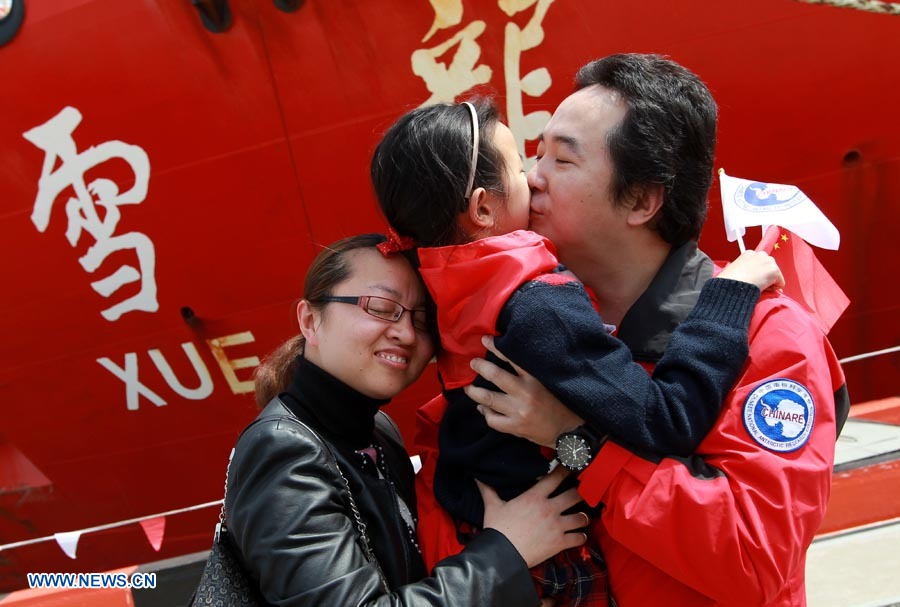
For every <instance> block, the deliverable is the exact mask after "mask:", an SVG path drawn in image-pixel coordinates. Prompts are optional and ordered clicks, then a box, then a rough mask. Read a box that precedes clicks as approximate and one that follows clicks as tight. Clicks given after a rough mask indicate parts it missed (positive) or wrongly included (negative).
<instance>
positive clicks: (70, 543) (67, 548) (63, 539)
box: [53, 531, 81, 559]
mask: <svg viewBox="0 0 900 607" xmlns="http://www.w3.org/2000/svg"><path fill="white" fill-rule="evenodd" d="M53 539H55V540H56V543H57V544H59V547H60V548H62V551H63V552H65V553H66V556H67V557H69V558H70V559H74V558H75V551H76V550H78V540H79V539H81V531H64V532H62V533H54V534H53Z"/></svg>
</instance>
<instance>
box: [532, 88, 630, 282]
mask: <svg viewBox="0 0 900 607" xmlns="http://www.w3.org/2000/svg"><path fill="white" fill-rule="evenodd" d="M626 110H627V108H626V105H625V102H624V101H623V100H622V99H621V97H620V96H619V95H618V94H617V93H615V92H613V91H610V90H609V89H606V88H604V87H601V86H599V85H595V86H592V87H589V88H586V89H582V90H580V91H577V92H575V93H573V94H572V95H570V96H569V97H567V98H566V99H564V100H563V102H562V103H560V104H559V107H558V108H557V109H556V112H555V113H554V114H553V117H552V118H551V119H550V122H548V123H547V126H546V128H544V133H543V135H542V139H541V142H540V144H539V145H538V151H537V163H536V164H535V165H534V167H532V169H531V170H530V171H529V172H528V185H529V186H530V188H531V224H530V227H531V229H532V230H534V231H536V232H538V233H540V234H542V235H543V236H546V237H547V238H549V239H550V240H551V241H553V243H554V244H555V245H556V248H557V250H558V252H559V257H560V259H561V260H562V262H563V263H565V264H566V265H568V266H569V267H570V268H572V270H573V271H574V272H575V273H576V274H578V272H579V267H584V266H583V264H586V263H587V264H598V263H599V264H610V263H614V260H615V254H616V250H617V248H618V247H617V246H616V242H617V240H616V239H617V238H620V237H621V236H622V234H623V233H624V229H623V228H624V221H625V213H624V212H623V209H621V208H619V207H616V206H615V204H614V201H613V198H612V195H611V187H610V184H611V181H612V178H613V166H612V161H611V160H610V157H609V152H608V150H607V146H606V138H607V133H608V132H609V131H610V129H612V128H614V127H615V126H616V125H618V124H619V123H620V122H621V120H622V118H623V117H624V116H625V113H626Z"/></svg>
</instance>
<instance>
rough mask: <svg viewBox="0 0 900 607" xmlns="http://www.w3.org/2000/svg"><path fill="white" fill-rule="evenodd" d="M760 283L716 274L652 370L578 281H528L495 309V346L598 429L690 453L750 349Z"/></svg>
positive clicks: (669, 451)
mask: <svg viewBox="0 0 900 607" xmlns="http://www.w3.org/2000/svg"><path fill="white" fill-rule="evenodd" d="M759 294H760V291H759V289H758V288H757V287H756V286H754V285H751V284H748V283H744V282H738V281H734V280H728V279H722V278H714V279H711V280H709V281H707V282H706V284H705V285H704V287H703V290H702V291H701V293H700V297H699V299H698V301H697V305H696V306H695V307H694V309H693V311H692V312H691V313H690V314H689V315H688V317H687V318H686V319H685V320H684V321H683V322H682V323H681V324H680V325H679V326H678V328H677V329H676V330H675V332H674V333H673V334H672V338H671V340H670V342H669V345H668V347H667V348H666V351H665V353H664V355H663V357H662V359H661V360H660V361H659V362H658V363H657V365H656V368H655V370H654V372H653V375H652V376H650V375H648V374H647V372H646V371H645V370H644V368H643V367H641V366H640V365H639V364H637V363H636V362H634V361H633V359H632V357H631V352H630V351H629V349H628V347H627V346H626V345H625V344H624V343H623V342H621V341H620V340H618V339H616V338H615V337H613V336H611V335H610V334H608V333H607V332H606V331H605V330H604V326H603V322H602V320H601V318H600V317H599V316H598V314H597V312H596V311H595V310H594V308H593V306H592V305H591V302H590V300H589V298H588V296H587V293H586V292H585V290H584V288H583V287H582V286H581V285H580V284H579V283H574V282H573V283H568V284H563V285H551V284H547V283H544V282H540V281H533V282H530V283H527V284H525V285H523V286H522V287H521V288H520V289H519V290H518V291H516V293H515V294H513V296H512V297H511V298H510V299H509V301H507V303H506V305H505V306H504V308H503V311H502V312H501V314H500V318H499V320H498V325H497V328H498V330H499V331H500V333H501V335H500V336H498V337H496V338H495V343H496V345H497V348H498V349H499V350H500V351H501V352H502V353H503V354H504V355H506V356H507V357H508V358H509V359H510V360H512V361H514V362H515V363H516V364H518V365H519V366H520V367H522V368H523V369H525V370H526V371H527V372H528V373H530V374H531V375H533V376H534V377H536V378H537V379H538V380H539V381H540V382H541V383H542V384H544V386H546V387H547V389H549V390H550V391H551V392H552V393H553V394H554V395H555V396H556V397H557V398H559V399H560V400H561V401H562V402H563V403H565V404H566V406H568V407H569V408H571V409H572V410H573V411H575V412H576V413H578V415H579V416H581V417H582V418H583V419H584V420H585V422H586V423H588V424H589V425H590V426H591V427H592V428H594V429H595V430H596V431H597V432H599V433H600V434H609V435H610V436H611V437H613V438H614V439H615V440H616V441H617V442H620V443H622V444H625V445H627V446H629V447H632V448H635V449H639V450H642V451H647V452H651V453H655V454H659V455H688V454H690V453H692V452H694V450H696V448H697V446H698V445H699V444H700V442H701V441H702V440H703V438H704V437H705V436H706V434H707V433H708V432H709V430H710V429H711V428H712V426H713V424H714V423H715V421H716V419H717V418H718V415H719V411H720V408H721V405H722V402H723V400H724V398H725V395H726V394H727V393H728V391H729V390H730V389H731V387H732V385H733V384H734V382H735V380H736V379H737V377H738V374H739V373H740V370H741V368H742V367H743V365H744V361H745V360H746V358H747V354H748V351H749V346H748V340H747V330H748V327H749V324H750V317H751V315H752V313H753V308H754V306H755V304H756V301H757V300H758V298H759Z"/></svg>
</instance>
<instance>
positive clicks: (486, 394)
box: [464, 336, 584, 449]
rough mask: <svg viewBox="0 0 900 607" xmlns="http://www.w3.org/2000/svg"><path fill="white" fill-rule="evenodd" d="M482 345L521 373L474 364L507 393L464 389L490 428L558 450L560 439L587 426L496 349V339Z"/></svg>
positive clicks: (475, 361) (481, 361)
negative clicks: (557, 439) (557, 444)
mask: <svg viewBox="0 0 900 607" xmlns="http://www.w3.org/2000/svg"><path fill="white" fill-rule="evenodd" d="M481 343H483V344H484V346H485V347H486V348H487V349H488V350H490V351H491V352H493V353H494V354H496V355H497V356H499V357H500V358H501V359H502V360H505V361H506V362H508V363H509V364H511V365H512V367H513V369H515V370H516V373H518V375H514V374H512V373H509V372H507V371H506V370H504V369H501V368H500V367H498V366H497V365H495V364H493V363H490V362H488V361H486V360H484V359H483V358H476V359H473V360H472V363H471V366H472V369H474V370H475V372H476V373H478V374H479V375H480V376H482V377H483V378H485V379H486V380H488V381H489V382H492V383H493V384H494V385H495V386H497V387H498V388H500V389H501V390H503V392H494V391H493V390H487V389H485V388H476V387H475V386H473V385H471V384H470V385H468V386H466V387H465V388H464V390H465V392H466V394H467V395H468V396H469V398H471V399H472V400H474V401H475V402H476V403H478V405H479V406H478V411H479V412H480V413H481V414H482V415H484V419H485V421H487V424H488V426H490V427H491V428H493V429H494V430H496V431H498V432H505V433H506V434H513V435H515V436H520V437H522V438H525V439H527V440H530V441H531V442H533V443H536V444H538V445H543V446H545V447H551V448H554V449H555V448H556V437H557V436H559V435H560V434H562V433H563V432H569V431H570V430H574V429H575V428H577V427H578V426H580V425H581V424H583V423H584V420H582V419H581V418H580V417H578V415H577V414H575V413H574V412H572V411H571V410H570V409H569V408H568V407H566V406H565V405H564V404H562V403H561V402H560V401H559V400H558V399H557V398H556V397H555V396H553V394H551V393H550V391H549V390H547V389H546V388H545V387H544V386H543V385H542V384H541V383H540V382H539V381H538V380H536V379H535V378H534V377H533V376H531V375H529V374H528V373H526V372H525V371H524V370H523V369H522V368H521V367H519V366H518V365H516V364H515V363H514V362H512V361H511V360H509V359H507V358H506V357H505V356H503V355H502V354H501V353H500V352H499V351H498V350H497V349H496V348H495V347H494V338H493V337H490V336H486V337H483V338H482V339H481ZM504 393H505V394H504Z"/></svg>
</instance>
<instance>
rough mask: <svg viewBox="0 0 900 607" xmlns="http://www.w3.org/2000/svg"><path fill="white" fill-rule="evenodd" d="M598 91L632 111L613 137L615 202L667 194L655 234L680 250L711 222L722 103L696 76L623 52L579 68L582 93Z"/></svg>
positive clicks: (610, 139) (667, 62)
mask: <svg viewBox="0 0 900 607" xmlns="http://www.w3.org/2000/svg"><path fill="white" fill-rule="evenodd" d="M593 85H600V86H603V87H605V88H607V89H610V90H612V91H616V92H618V93H619V94H620V95H622V97H623V100H624V102H625V104H626V106H627V108H628V109H627V113H626V115H625V117H624V118H623V119H622V122H621V124H620V125H619V126H618V127H617V128H615V129H612V130H611V131H610V132H609V136H608V141H607V142H606V143H607V146H608V148H609V153H610V157H611V159H612V163H613V167H614V168H615V173H616V177H615V179H614V180H613V185H612V187H613V192H612V195H613V198H614V200H616V201H617V202H621V201H624V200H625V199H626V197H627V196H629V195H633V194H634V193H635V192H636V191H637V189H638V188H640V186H641V185H647V184H658V185H662V186H663V188H664V192H665V193H664V199H663V206H662V209H661V211H660V213H661V215H660V216H659V217H658V218H657V221H656V223H655V229H656V230H657V231H658V232H659V234H660V236H661V237H662V238H663V239H664V240H665V241H666V242H668V243H670V244H673V245H675V246H678V245H680V244H683V243H685V242H687V241H688V240H696V239H697V238H699V236H700V229H701V228H702V227H703V222H704V221H705V220H706V207H707V196H708V194H709V188H710V185H711V183H712V175H713V157H714V155H715V147H716V119H717V117H718V111H717V108H716V102H715V101H714V100H713V98H712V94H711V93H710V92H709V89H708V88H707V87H706V85H705V84H703V82H702V81H701V80H700V79H699V78H698V77H697V75H696V74H694V73H693V72H691V71H689V70H687V69H686V68H684V67H682V66H681V65H678V64H677V63H675V62H674V61H671V60H669V59H666V58H664V57H661V56H659V55H642V54H618V55H610V56H608V57H604V58H603V59H597V60H595V61H592V62H590V63H588V64H587V65H585V66H584V67H582V68H581V69H580V70H578V74H577V75H576V76H575V87H576V89H577V90H580V89H584V88H587V87H590V86H593Z"/></svg>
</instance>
